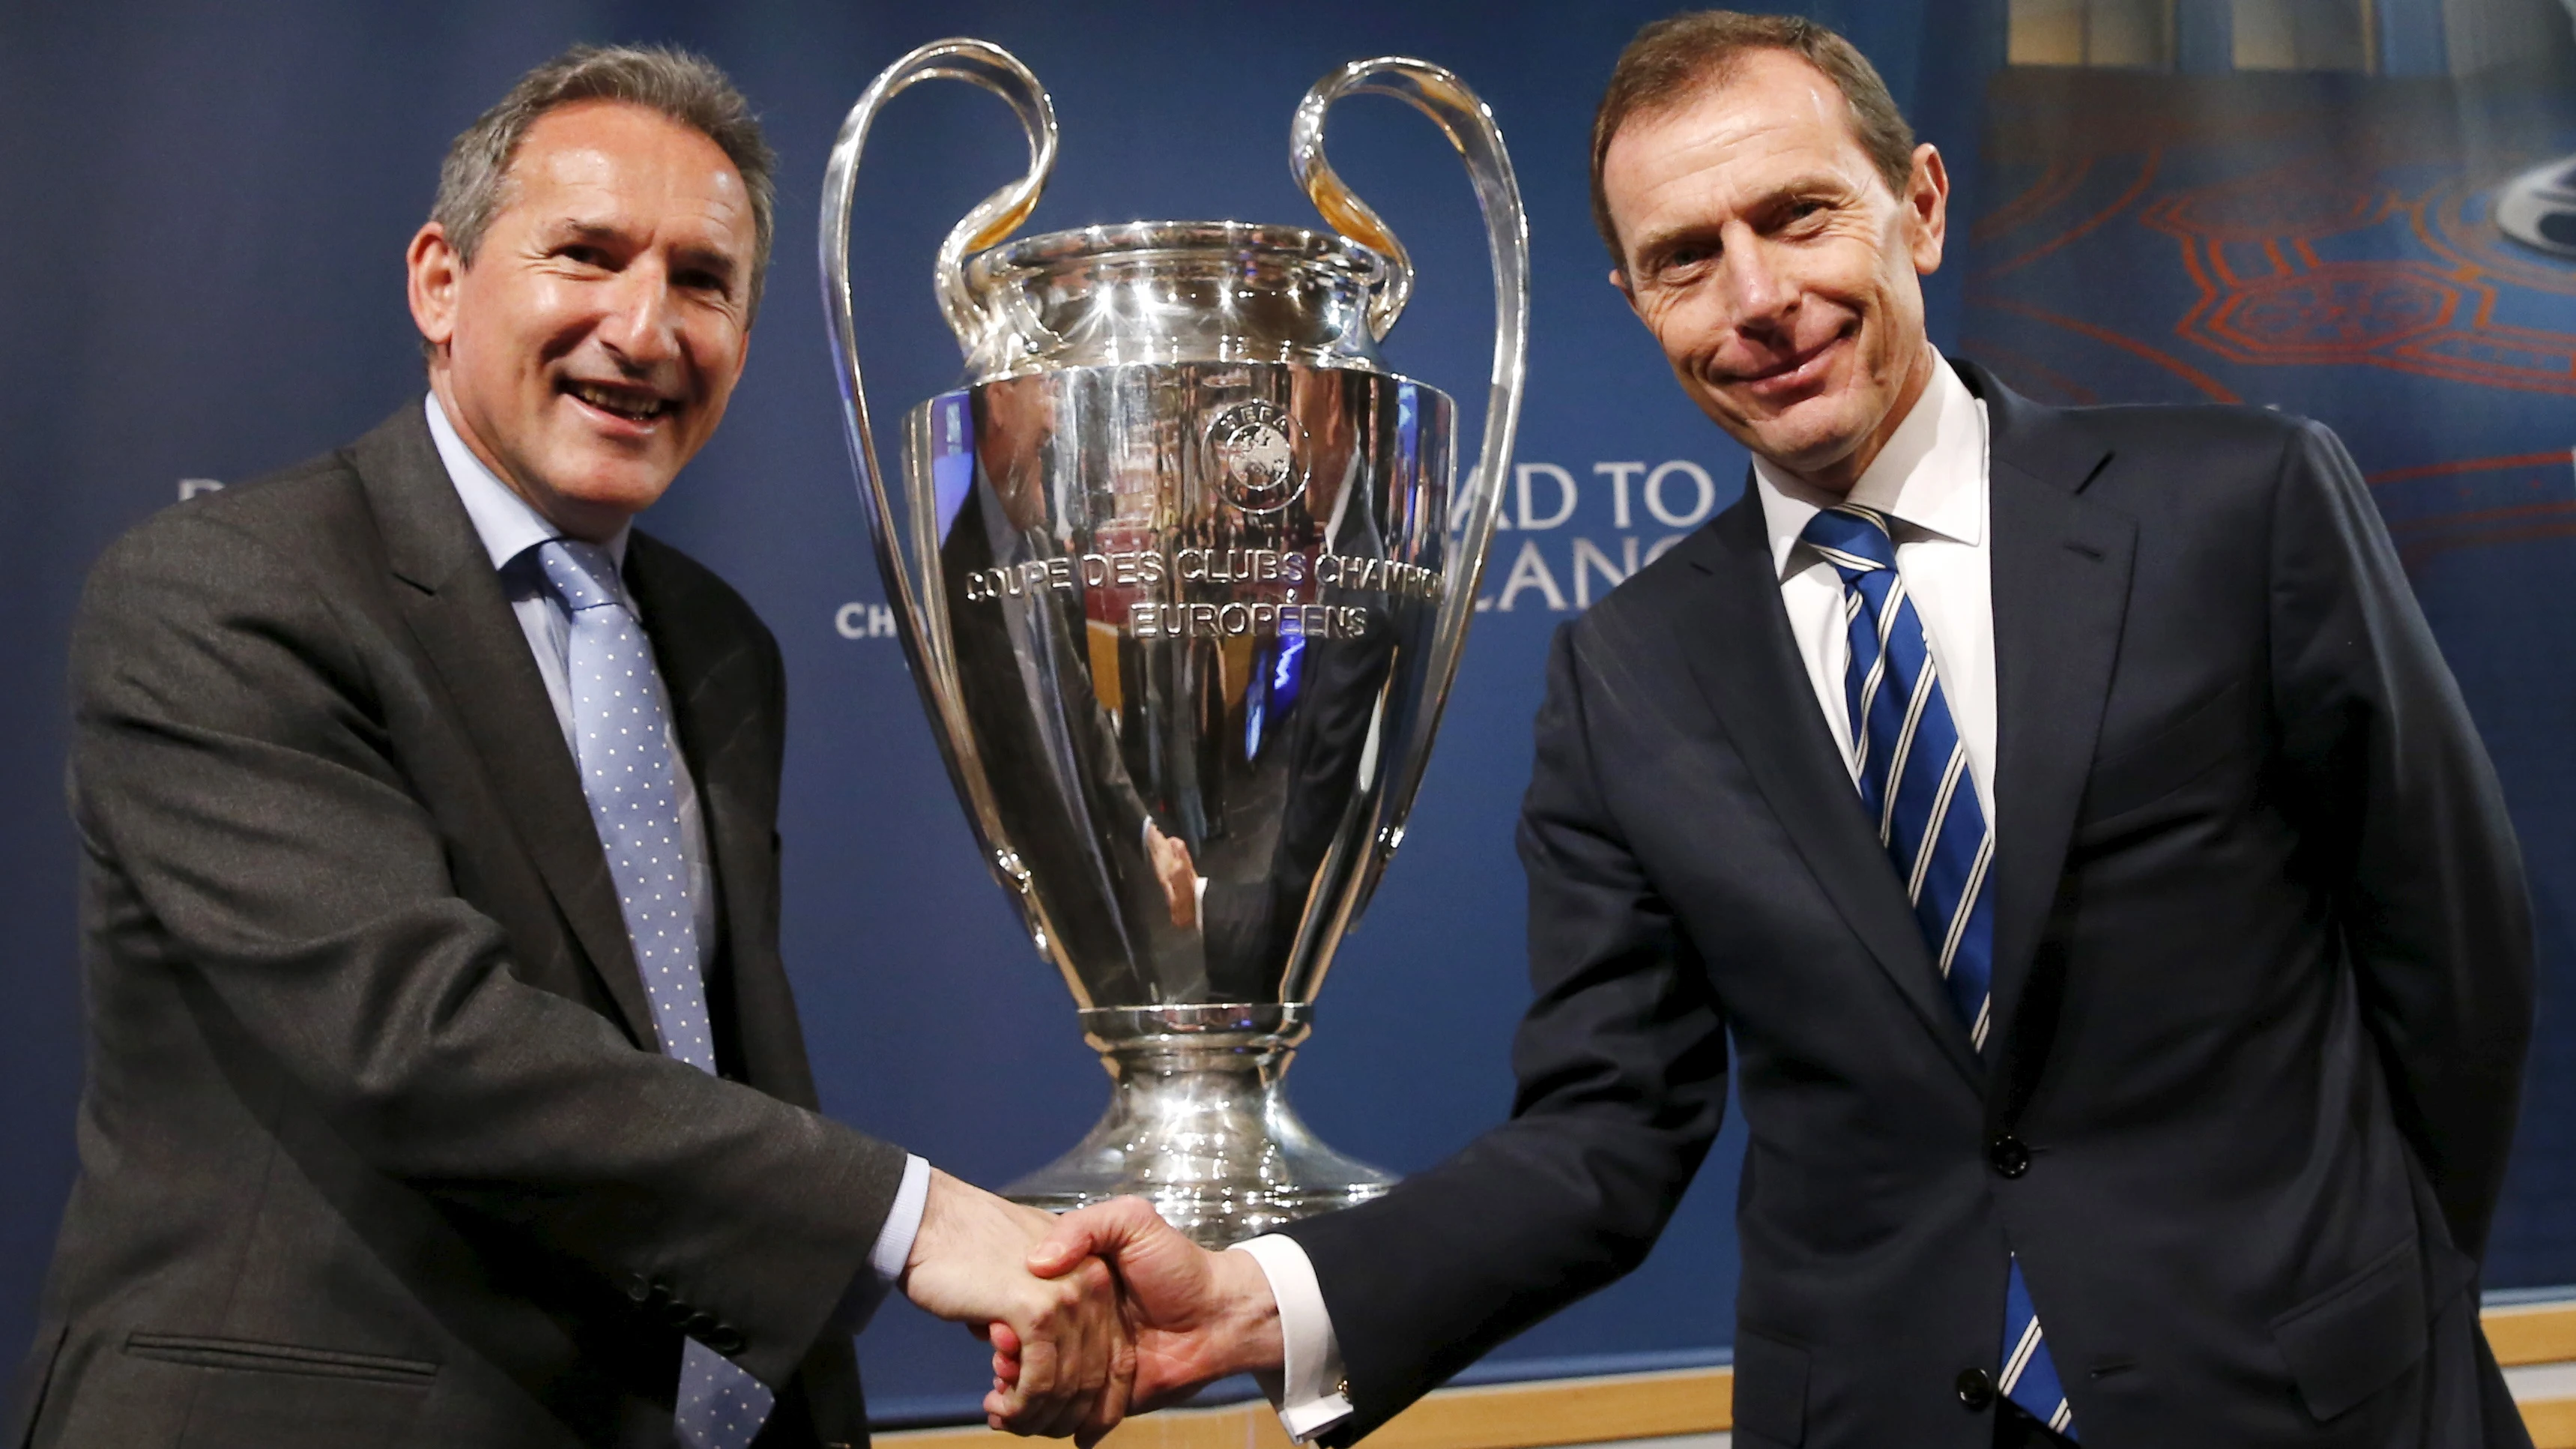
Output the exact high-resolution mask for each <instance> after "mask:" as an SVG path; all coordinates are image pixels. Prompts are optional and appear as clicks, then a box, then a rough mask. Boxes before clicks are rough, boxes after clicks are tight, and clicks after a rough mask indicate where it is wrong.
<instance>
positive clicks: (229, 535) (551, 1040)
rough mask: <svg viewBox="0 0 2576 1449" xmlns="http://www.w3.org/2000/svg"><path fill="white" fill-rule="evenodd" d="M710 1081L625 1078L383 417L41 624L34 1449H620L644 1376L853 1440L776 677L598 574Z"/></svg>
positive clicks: (423, 495)
mask: <svg viewBox="0 0 2576 1449" xmlns="http://www.w3.org/2000/svg"><path fill="white" fill-rule="evenodd" d="M627 578H628V580H629V583H630V585H631V586H632V588H633V590H634V593H635V595H636V597H637V600H638V602H639V604H640V606H641V611H642V613H643V615H644V620H645V625H646V628H647V629H648V631H649V632H650V633H651V635H652V638H653V644H654V651H655V655H656V657H657V659H658V661H659V663H660V667H661V670H662V673H663V676H664V681H665V684H666V686H667V687H668V691H669V694H670V697H671V700H672V705H673V708H674V710H675V712H676V715H677V726H678V731H679V735H680V738H681V743H682V748H683V750H684V752H685V753H686V755H687V757H688V761H689V766H690V769H691V771H692V772H693V774H694V776H695V778H696V781H697V784H698V789H699V793H700V796H701V799H702V800H703V802H704V806H705V812H706V820H707V831H708V836H709V843H710V848H711V850H712V852H713V854H714V862H713V865H714V871H713V873H714V876H715V879H716V882H717V887H718V891H719V895H720V904H719V912H720V914H719V920H720V922H721V926H720V930H719V932H718V940H717V942H716V943H715V949H714V950H713V952H712V953H711V961H710V963H709V970H708V977H707V986H708V998H709V1005H710V1008H711V1011H712V1014H713V1017H714V1022H715V1026H716V1034H717V1037H718V1041H719V1047H718V1056H719V1061H720V1065H721V1067H722V1078H723V1079H719V1078H717V1077H711V1076H708V1075H707V1074H705V1073H702V1072H699V1071H697V1070H695V1069H693V1068H690V1067H688V1066H686V1065H683V1064H681V1063H679V1062H676V1061H673V1060H671V1059H669V1058H667V1057H664V1056H663V1055H661V1054H660V1052H659V1051H657V1050H656V1048H655V1039H654V1032H653V1026H652V1019H651V1016H650V1014H649V1012H648V1010H647V1007H646V1003H645V995H644V990H643V986H642V983H641V981H640V980H639V978H638V976H637V973H636V969H635V965H634V961H633V957H632V952H631V948H630V946H629V944H628V941H627V938H626V933H625V928H624V925H623V922H622V919H621V917H620V915H619V911H618V905H617V901H616V897H615V894H614V889H613V887H612V886H611V884H610V878H609V875H608V871H607V867H606V864H605V861H604V859H603V856H602V853H601V850H600V847H599V841H598V837H597V835H596V834H595V832H594V830H593V827H592V823H591V818H590V813H589V809H588V806H587V804H586V802H585V801H584V799H583V796H582V791H581V786H580V782H579V779H578V776H577V773H576V771H575V768H574V765H573V762H572V758H571V755H570V752H569V751H568V750H567V749H566V747H565V745H564V740H563V735H562V733H561V729H560V726H559V725H558V724H557V722H556V719H555V716H554V714H553V712H552V710H551V708H550V706H549V705H548V702H547V699H546V695H545V688H544V685H543V683H542V681H541V680H540V678H539V676H538V674H537V671H536V666H535V662H534V661H533V660H532V659H531V658H530V657H529V654H528V647H527V642H526V639H525V636H524V635H523V634H522V633H521V631H520V628H519V625H518V623H517V621H516V620H515V618H513V616H512V614H511V612H510V609H509V606H508V603H507V602H506V600H505V599H504V597H503V595H502V591H501V586H500V582H499V579H498V577H497V575H496V574H495V573H494V571H493V569H492V566H491V563H490V561H489V559H488V558H487V556H486V555H485V554H484V552H483V549H482V545H481V544H480V542H479V541H478V539H477V538H476V536H475V533H474V531H473V527H472V525H471V523H470V522H469V520H468V519H467V517H466V514H465V512H464V508H463V506H462V504H460V503H459V502H458V500H457V498H456V495H455V492H454V490H453V487H452V486H451V484H450V483H449V481H448V479H447V476H446V473H445V470H444V469H443V468H442V467H441V465H440V462H439V459H438V456H437V453H436V451H435V449H434V447H433V446H432V444H431V441H430V437H429V432H428V428H427V426H426V425H425V423H424V422H423V420H422V417H421V411H420V408H419V406H418V405H417V404H416V403H415V404H407V405H406V406H405V407H404V408H403V409H402V410H401V411H400V412H398V413H396V414H395V416H394V417H393V419H392V420H390V421H388V422H387V423H385V424H384V425H382V426H380V427H378V428H377V429H376V430H375V431H374V432H372V433H370V434H368V435H367V436H366V437H365V438H362V439H360V440H359V441H358V442H357V443H356V444H355V445H353V446H351V447H349V448H347V449H344V450H342V451H340V452H338V453H335V454H332V455H330V456H328V457H324V458H321V459H317V460H315V461H313V462H310V463H307V464H304V465H302V466H300V467H298V468H295V469H292V470H290V471H288V472H286V473H284V474H281V475H278V476H276V477H274V478H271V479H268V480H265V481H263V482H261V483H258V484H255V485H251V486H247V487H243V488H238V489H234V490H229V491H226V492H224V493H221V494H217V495H213V496H210V497H206V498H201V499H198V500H195V501H192V502H189V503H186V504H183V505H180V506H179V507H176V508H173V509H170V510H168V511H166V512H164V513H162V514H160V515H158V516H156V517H155V518H153V519H151V520H150V521H148V522H146V523H145V524H143V525H142V526H140V527H138V528H137V529H135V530H134V531H133V532H131V533H129V534H128V535H126V536H125V537H124V538H123V539H121V540H120V541H119V542H117V543H116V544H115V545H114V546H112V547H111V548H110V549H109V550H108V552H107V554H106V555H105V556H104V557H103V558H102V559H101V560H100V562H99V564H98V566H97V568H96V570H95V571H94V572H93V574H92V576H91V578H90V582H89V587H88V591H87V594H86V596H85V598H84V599H83V602H82V606H81V610H80V615H79V621H78V624H77V625H76V628H75V633H74V639H73V646H72V659H73V667H72V668H73V678H72V689H73V697H74V701H75V709H76V718H75V726H74V738H73V747H72V760H71V769H70V791H71V803H72V810H73V813H74V816H75V819H76V822H77V824H78V826H79V830H80V837H81V842H82V846H83V852H84V859H83V870H82V897H81V923H82V941H83V955H84V969H85V972H86V976H87V986H88V998H89V1031H90V1041H89V1044H88V1046H89V1076H88V1082H87V1086H86V1090H85V1092H84V1094H83V1097H82V1102H81V1108H80V1118H79V1142H80V1160H81V1174H80V1178H79V1181H78V1184H77V1185H76V1186H75V1188H74V1189H73V1194H72V1198H71V1203H70V1206H69V1208H68V1209H67V1211H66V1214H65V1217H64V1222H63V1227H62V1233H61V1238H60V1241H59V1243H58V1245H57V1247H56V1251H55V1258H54V1265H53V1270H52V1274H51V1278H50V1281H49V1283H48V1286H47V1290H46V1295H45V1299H44V1304H43V1308H42V1314H41V1319H40V1327H39V1331H38V1335H37V1340H36V1343H35V1346H34V1349H33V1351H32V1353H31V1354H30V1356H29V1359H28V1362H27V1365H26V1367H25V1370H24V1371H23V1373H22V1376H21V1382H20V1385H19V1388H20V1392H19V1395H18V1400H17V1413H18V1415H19V1418H18V1420H17V1421H16V1422H15V1423H13V1424H12V1425H10V1426H9V1430H8V1432H7V1434H6V1435H5V1436H0V1442H5V1443H8V1444H18V1443H21V1442H27V1443H33V1444H38V1445H66V1446H68V1445H93V1444H96V1445H116V1446H121V1449H123V1446H139V1445H190V1446H196V1445H235V1444H239V1445H259V1446H265V1449H291V1446H298V1445H314V1446H322V1445H334V1446H338V1445H353V1444H364V1445H369V1446H377V1449H382V1446H390V1445H395V1444H421V1445H450V1444H473V1445H478V1446H498V1445H528V1446H538V1445H571V1444H621V1445H622V1444H661V1443H667V1442H668V1441H669V1436H670V1414H671V1404H672V1399H673V1395H674V1387H675V1381H676V1378H677V1369H678V1363H679V1356H680V1355H679V1348H680V1337H681V1335H682V1334H684V1333H685V1334H690V1335H693V1336H695V1337H697V1338H699V1339H701V1340H703V1341H705V1342H706V1343H708V1344H710V1345H712V1346H714V1347H715V1348H717V1349H719V1350H720V1351H724V1352H727V1353H729V1354H731V1355H732V1356H733V1357H734V1358H735V1360H736V1361H737V1362H739V1363H741V1364H742V1365H743V1366H744V1367H745V1368H747V1369H749V1370H750V1371H751V1372H753V1373H755V1374H757V1375H758V1376H760V1377H761V1378H762V1379H763V1380H765V1381H767V1382H769V1383H771V1384H773V1385H778V1386H780V1387H781V1389H782V1401H781V1405H780V1408H779V1410H778V1412H777V1414H776V1415H775V1416H774V1417H773V1419H772V1422H771V1426H770V1429H769V1430H768V1432H767V1433H766V1434H765V1435H764V1437H763V1439H762V1441H761V1442H762V1443H763V1444H814V1443H818V1442H835V1443H853V1444H855V1443H860V1442H863V1441H864V1440H865V1437H866V1427H865V1413H864V1409H863V1407H862V1405H861V1402H860V1397H859V1387H858V1375H857V1367H856V1364H855V1361H854V1358H853V1355H852V1352H851V1349H850V1344H849V1340H848V1337H847V1335H846V1334H845V1333H841V1332H838V1331H834V1330H833V1329H832V1327H831V1323H830V1321H831V1318H832V1315H833V1312H834V1310H835V1308H836V1307H837V1305H838V1303H839V1300H840V1299H841V1297H842V1295H843V1292H844V1290H845V1289H846V1288H847V1287H848V1285H849V1284H850V1283H851V1282H852V1281H853V1278H854V1277H855V1275H856V1274H858V1273H859V1272H860V1271H861V1270H862V1268H863V1266H864V1265H865V1263H866V1260H867V1255H868V1252H869V1250H870V1247H871V1246H872V1244H873V1242H874V1239H875V1237H876V1235H877V1232H878V1229H879V1227H880V1225H881V1224H882V1222H883V1220H884V1218H885V1215H886V1213H887V1211H888V1209H889V1207H890V1206H891V1204H892V1201H893V1197H894V1193H895V1190H896V1187H897V1185H898V1183H899V1181H900V1179H901V1175H902V1171H903V1162H904V1157H903V1154H902V1152H901V1151H899V1150H898V1149H896V1148H894V1147H891V1146H888V1145H887V1144H884V1143H881V1142H877V1141H873V1140H871V1139H869V1138H866V1137H864V1136H861V1135H860V1134H858V1133H856V1132H854V1131H851V1130H849V1129H848V1128H845V1127H842V1126H839V1125H837V1124H835V1123H833V1122H831V1121H828V1120H826V1119H825V1118H823V1117H821V1116H819V1115H817V1114H816V1113H815V1112H814V1111H813V1110H812V1109H813V1106H814V1087H813V1082H812V1079H811V1076H810V1073H809V1070H808V1068H807V1065H806V1060H805V1055H804V1049H803V1046H802V1043H801V1039H800V1037H799V1033H798V1028H797V1024H796V1015H795V1008H794V1005H793V1003H792V1002H791V1000H790V999H789V994H788V987H787V981H786V977H785V974H784V972H783V971H782V969H781V966H780V962H779V958H778V945H777V940H778V869H777V848H778V838H777V834H776V831H775V821H776V812H777V802H778V780H779V764H780V753H781V741H782V737H783V726H784V720H783V716H784V707H785V693H784V683H783V675H782V671H781V668H780V663H779V658H778V651H777V646H776V643H775V642H774V641H773V640H772V639H771V637H770V635H769V632H768V631H767V630H766V629H765V628H763V627H762V625H761V624H760V621H759V620H758V619H757V618H756V617H755V616H754V615H753V614H752V612H751V610H750V608H749V607H748V606H747V605H746V604H745V603H744V602H743V601H742V600H741V598H740V597H739V596H737V595H736V594H734V592H733V591H732V590H730V589H728V588H727V587H726V586H725V585H724V584H723V583H722V582H721V581H719V580H718V579H716V578H715V577H714V576H713V575H712V574H709V573H708V572H706V571H705V570H704V569H702V568H700V567H699V566H698V565H696V564H695V563H692V562H691V561H690V560H688V559H687V558H686V557H684V556H682V555H681V554H680V553H678V552H677V551H675V550H673V549H671V548H668V547H666V546H664V545H662V544H659V543H657V542H655V541H654V540H653V539H651V538H649V537H647V536H645V535H643V534H641V533H638V534H637V535H635V537H634V542H633V545H632V548H631V550H630V553H629V555H628V565H627Z"/></svg>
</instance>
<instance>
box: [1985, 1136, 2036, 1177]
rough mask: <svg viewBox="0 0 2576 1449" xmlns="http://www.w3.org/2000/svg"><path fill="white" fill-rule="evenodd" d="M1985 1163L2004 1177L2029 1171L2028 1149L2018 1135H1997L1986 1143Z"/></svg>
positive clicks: (2016, 1175) (2017, 1175)
mask: <svg viewBox="0 0 2576 1449" xmlns="http://www.w3.org/2000/svg"><path fill="white" fill-rule="evenodd" d="M1986 1165H1987V1166H1989V1167H1992V1168H1993V1169H1994V1170H1995V1171H1996V1172H1997V1173H2000V1174H2001V1175H2003V1176H2005V1177H2019V1176H2021V1175H2022V1174H2023V1173H2025V1172H2028V1171H2030V1149H2029V1148H2027V1147H2024V1146H2022V1145H2021V1139H2020V1138H2018V1137H1998V1138H1996V1139H1995V1140H1994V1141H1992V1142H1989V1143H1987V1144H1986Z"/></svg>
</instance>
